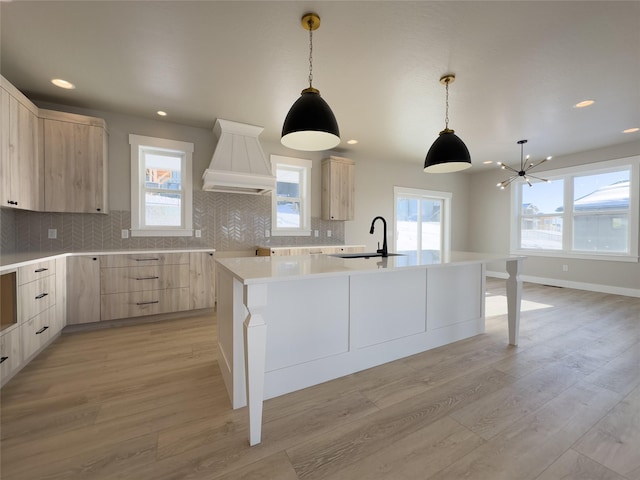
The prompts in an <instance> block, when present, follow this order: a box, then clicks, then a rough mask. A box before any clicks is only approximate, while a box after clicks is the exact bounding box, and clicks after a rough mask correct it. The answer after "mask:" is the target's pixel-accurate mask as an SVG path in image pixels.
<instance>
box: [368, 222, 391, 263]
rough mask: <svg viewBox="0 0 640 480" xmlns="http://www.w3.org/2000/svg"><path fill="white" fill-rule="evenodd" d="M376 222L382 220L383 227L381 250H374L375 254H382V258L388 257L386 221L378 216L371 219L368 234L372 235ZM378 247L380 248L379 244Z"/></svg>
mask: <svg viewBox="0 0 640 480" xmlns="http://www.w3.org/2000/svg"><path fill="white" fill-rule="evenodd" d="M376 220H382V227H383V239H382V248H379V249H378V250H376V252H377V253H380V254H382V256H383V257H388V256H389V250H388V249H387V221H386V220H385V219H384V217H380V216H378V217H375V218H374V219H373V221H372V222H371V229H369V233H370V234H371V235H373V231H374V227H375V223H376ZM378 246H380V244H378Z"/></svg>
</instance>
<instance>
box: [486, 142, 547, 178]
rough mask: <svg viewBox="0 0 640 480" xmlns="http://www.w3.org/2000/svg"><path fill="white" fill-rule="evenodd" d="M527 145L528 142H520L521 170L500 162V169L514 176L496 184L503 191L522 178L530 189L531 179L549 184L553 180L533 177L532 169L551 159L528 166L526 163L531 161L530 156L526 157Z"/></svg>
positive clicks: (544, 159)
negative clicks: (525, 149)
mask: <svg viewBox="0 0 640 480" xmlns="http://www.w3.org/2000/svg"><path fill="white" fill-rule="evenodd" d="M525 143H527V141H526V140H518V145H520V170H516V169H515V168H512V167H510V166H509V165H505V164H504V163H502V162H498V165H500V168H502V170H508V171H509V172H511V174H512V175H511V176H510V177H509V178H507V179H506V180H504V181H502V182H500V183H497V184H496V187H499V188H500V189H501V190H504V188H505V187H506V186H508V185H509V184H510V183H511V182H513V181H514V180H516V179H517V178H520V177H522V179H523V180H524V181H525V182H527V184H529V186H530V187H531V186H532V185H531V182H530V179H534V180H538V181H540V182H547V183H549V182H550V181H551V180H546V179H544V178H540V177H537V176H535V175H531V174H530V173H529V172H530V171H531V170H532V169H534V168H536V167H537V166H538V165H540V164H542V163H544V162H546V161H548V160H551V157H547V158H543V159H542V160H540V161H539V162H538V163H530V164H529V165H526V163H527V162H528V161H529V155H527V156H526V157H525V156H524V144H525Z"/></svg>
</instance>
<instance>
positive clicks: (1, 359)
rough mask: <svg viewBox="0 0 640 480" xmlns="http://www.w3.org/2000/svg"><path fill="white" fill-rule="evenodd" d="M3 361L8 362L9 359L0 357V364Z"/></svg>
mask: <svg viewBox="0 0 640 480" xmlns="http://www.w3.org/2000/svg"><path fill="white" fill-rule="evenodd" d="M5 360H9V357H2V358H0V363H2V362H4V361H5Z"/></svg>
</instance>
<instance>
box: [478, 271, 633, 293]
mask: <svg viewBox="0 0 640 480" xmlns="http://www.w3.org/2000/svg"><path fill="white" fill-rule="evenodd" d="M508 276H509V275H508V274H507V273H504V272H490V271H487V277H494V278H505V279H506V278H508ZM520 279H521V280H522V281H523V282H531V283H539V284H541V285H551V286H554V287H563V288H575V289H576V290H587V291H589V292H600V293H611V294H613V295H624V296H626V297H638V298H640V289H637V288H625V287H614V286H611V285H601V284H598V283H586V282H573V281H570V280H558V279H557V278H545V277H534V276H532V275H520Z"/></svg>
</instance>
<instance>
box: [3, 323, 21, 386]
mask: <svg viewBox="0 0 640 480" xmlns="http://www.w3.org/2000/svg"><path fill="white" fill-rule="evenodd" d="M20 333H21V330H20V327H16V328H13V329H12V330H11V331H8V332H3V333H2V336H0V385H4V383H5V382H6V381H7V380H8V379H9V378H11V376H12V375H13V373H14V372H15V371H16V370H17V369H18V368H19V367H20V365H21V364H22V337H21V336H20Z"/></svg>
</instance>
